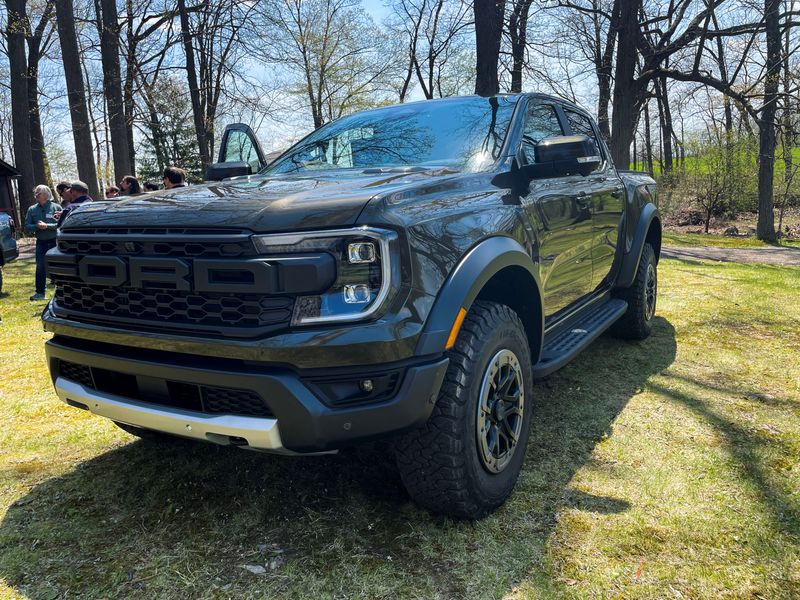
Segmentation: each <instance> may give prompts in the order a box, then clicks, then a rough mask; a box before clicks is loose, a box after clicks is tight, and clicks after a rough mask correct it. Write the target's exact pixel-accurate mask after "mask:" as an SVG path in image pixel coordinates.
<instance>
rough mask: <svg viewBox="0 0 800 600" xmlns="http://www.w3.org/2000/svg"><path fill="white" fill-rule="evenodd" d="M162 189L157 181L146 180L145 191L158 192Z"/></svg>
mask: <svg viewBox="0 0 800 600" xmlns="http://www.w3.org/2000/svg"><path fill="white" fill-rule="evenodd" d="M160 189H161V187H160V186H159V185H158V184H157V183H156V182H155V181H145V182H144V191H145V192H157V191H158V190H160Z"/></svg>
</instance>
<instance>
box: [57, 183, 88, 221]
mask: <svg viewBox="0 0 800 600" xmlns="http://www.w3.org/2000/svg"><path fill="white" fill-rule="evenodd" d="M63 197H64V199H65V200H66V201H67V202H66V204H65V205H64V207H63V210H62V211H61V212H60V213H57V214H56V218H57V219H58V227H61V224H62V223H63V222H64V219H66V218H67V215H68V214H69V213H70V212H72V211H73V210H75V209H76V208H78V207H79V206H81V205H82V204H86V203H87V202H91V201H92V199H91V198H90V197H89V186H87V185H86V184H85V183H83V182H82V181H78V180H76V181H73V182H72V183H70V184H69V189H68V190H65V191H64V194H63Z"/></svg>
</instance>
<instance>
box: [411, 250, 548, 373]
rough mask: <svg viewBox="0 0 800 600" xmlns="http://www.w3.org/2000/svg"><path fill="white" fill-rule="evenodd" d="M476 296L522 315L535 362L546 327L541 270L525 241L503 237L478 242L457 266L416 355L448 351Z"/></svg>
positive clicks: (440, 295)
mask: <svg viewBox="0 0 800 600" xmlns="http://www.w3.org/2000/svg"><path fill="white" fill-rule="evenodd" d="M476 300H487V301H492V302H498V303H500V304H505V305H506V306H508V307H509V308H511V309H512V310H513V311H514V312H516V313H517V315H519V318H520V320H521V321H522V323H523V326H524V327H525V333H526V336H527V338H528V345H529V347H530V351H531V358H532V360H533V363H534V364H535V363H536V362H537V361H538V360H539V356H540V354H541V346H542V334H543V327H544V312H543V303H542V294H541V285H540V283H539V274H538V271H537V269H536V265H535V264H534V262H533V261H532V260H531V257H530V255H529V254H528V253H527V251H526V250H525V249H524V248H523V247H522V245H520V244H519V242H517V241H516V240H514V239H512V238H509V237H501V236H497V237H491V238H488V239H486V240H484V241H482V242H480V243H478V244H477V245H476V246H474V247H473V248H472V249H471V250H470V251H469V252H468V253H467V254H466V255H465V256H464V258H462V260H461V261H460V262H459V263H458V265H457V266H456V267H455V269H453V271H452V273H451V274H450V276H449V277H448V278H447V280H446V281H445V284H444V285H443V286H442V289H441V291H440V292H439V295H438V296H437V298H436V302H435V303H434V305H433V309H432V310H431V313H430V314H429V315H428V318H427V320H426V322H425V327H424V329H423V332H422V334H421V335H420V338H419V341H418V342H417V347H416V353H417V354H418V355H423V354H436V353H439V352H442V351H444V350H445V349H446V348H445V346H446V344H447V340H448V337H449V335H450V332H451V330H452V328H453V324H454V323H455V321H456V318H457V317H458V314H459V312H460V310H461V309H462V308H463V309H464V310H466V311H469V309H470V307H471V306H472V304H473V303H474V302H475V301H476Z"/></svg>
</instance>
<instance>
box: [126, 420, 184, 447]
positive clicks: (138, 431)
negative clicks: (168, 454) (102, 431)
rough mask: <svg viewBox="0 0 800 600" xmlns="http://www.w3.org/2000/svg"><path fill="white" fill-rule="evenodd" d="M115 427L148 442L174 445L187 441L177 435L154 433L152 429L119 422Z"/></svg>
mask: <svg viewBox="0 0 800 600" xmlns="http://www.w3.org/2000/svg"><path fill="white" fill-rule="evenodd" d="M114 425H116V426H117V427H119V428H120V429H122V431H125V432H126V433H130V434H131V435H133V436H136V437H138V438H140V439H143V440H146V441H148V442H156V443H174V442H177V441H180V440H185V439H186V438H181V437H178V436H177V435H170V434H168V433H162V432H160V431H153V430H152V429H144V428H143V427H136V426H135V425H128V424H127V423H120V422H119V421H114Z"/></svg>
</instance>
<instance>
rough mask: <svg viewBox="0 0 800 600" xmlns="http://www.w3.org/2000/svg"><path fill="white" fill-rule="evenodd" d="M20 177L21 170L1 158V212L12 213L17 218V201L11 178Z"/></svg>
mask: <svg viewBox="0 0 800 600" xmlns="http://www.w3.org/2000/svg"><path fill="white" fill-rule="evenodd" d="M16 177H19V171H17V170H16V169H15V168H14V167H12V166H11V165H10V164H8V163H7V162H3V161H2V160H0V212H4V213H7V214H9V215H11V217H12V218H13V219H14V220H17V206H18V204H17V202H16V198H15V197H14V186H12V185H11V180H12V179H14V178H16Z"/></svg>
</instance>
